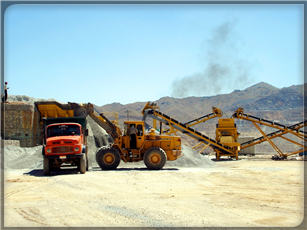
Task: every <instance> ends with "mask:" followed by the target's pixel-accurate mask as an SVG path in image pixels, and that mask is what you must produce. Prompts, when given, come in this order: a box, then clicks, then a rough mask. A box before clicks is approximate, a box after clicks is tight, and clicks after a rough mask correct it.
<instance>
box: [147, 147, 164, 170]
mask: <svg viewBox="0 0 307 230" xmlns="http://www.w3.org/2000/svg"><path fill="white" fill-rule="evenodd" d="M165 162H166V154H165V152H164V150H163V149H161V148H159V147H152V148H150V149H148V150H147V151H146V152H145V154H144V163H145V165H146V167H147V168H148V169H154V170H158V169H162V168H163V166H164V165H165Z"/></svg>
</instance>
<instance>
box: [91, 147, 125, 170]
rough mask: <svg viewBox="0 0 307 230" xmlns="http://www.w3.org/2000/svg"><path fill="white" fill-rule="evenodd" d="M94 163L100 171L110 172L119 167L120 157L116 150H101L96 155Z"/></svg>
mask: <svg viewBox="0 0 307 230" xmlns="http://www.w3.org/2000/svg"><path fill="white" fill-rule="evenodd" d="M96 161H97V163H98V165H99V167H100V168H101V169H102V170H112V169H116V168H117V166H118V165H119V163H120V155H119V152H118V150H117V149H114V148H102V149H100V150H98V152H97V153H96Z"/></svg>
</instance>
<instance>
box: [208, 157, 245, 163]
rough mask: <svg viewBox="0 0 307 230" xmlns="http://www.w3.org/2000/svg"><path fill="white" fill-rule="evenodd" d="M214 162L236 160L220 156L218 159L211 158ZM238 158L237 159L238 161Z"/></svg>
mask: <svg viewBox="0 0 307 230" xmlns="http://www.w3.org/2000/svg"><path fill="white" fill-rule="evenodd" d="M211 160H212V161H214V162H222V161H237V160H236V159H232V158H220V160H217V159H216V158H213V159H211ZM239 160H240V159H238V161H239Z"/></svg>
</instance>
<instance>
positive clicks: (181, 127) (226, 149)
mask: <svg viewBox="0 0 307 230" xmlns="http://www.w3.org/2000/svg"><path fill="white" fill-rule="evenodd" d="M147 115H148V116H150V117H151V118H153V119H156V120H158V121H161V122H162V123H164V124H166V125H169V126H170V125H171V126H172V127H174V128H175V129H176V130H178V131H180V132H182V133H184V134H186V135H188V136H190V137H193V138H194V139H196V140H198V141H200V142H203V143H204V144H209V145H210V146H211V147H212V148H217V149H219V150H221V151H223V152H226V153H227V152H228V153H233V151H232V149H231V148H230V147H228V146H225V145H223V144H221V143H219V142H217V141H216V140H214V139H211V138H210V137H208V136H206V135H204V134H202V133H200V132H199V131H197V130H195V129H192V128H191V127H188V126H186V125H185V124H183V123H181V122H179V121H177V120H175V119H173V118H171V117H169V116H168V115H166V114H163V113H161V112H159V111H157V110H153V109H147V110H145V111H144V120H145V118H146V116H147ZM170 123H171V124H170Z"/></svg>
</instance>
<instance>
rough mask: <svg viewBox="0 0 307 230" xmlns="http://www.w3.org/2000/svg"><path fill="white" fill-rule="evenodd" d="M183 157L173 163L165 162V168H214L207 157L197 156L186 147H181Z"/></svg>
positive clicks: (196, 153)
mask: <svg viewBox="0 0 307 230" xmlns="http://www.w3.org/2000/svg"><path fill="white" fill-rule="evenodd" d="M182 152H183V156H182V157H180V158H179V159H177V160H175V161H167V162H166V165H167V166H178V167H201V168H202V167H211V166H214V164H215V163H214V162H213V161H211V160H210V159H209V158H208V157H207V156H204V155H201V154H199V153H198V152H197V151H195V150H193V149H192V148H190V147H189V146H187V145H182Z"/></svg>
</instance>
